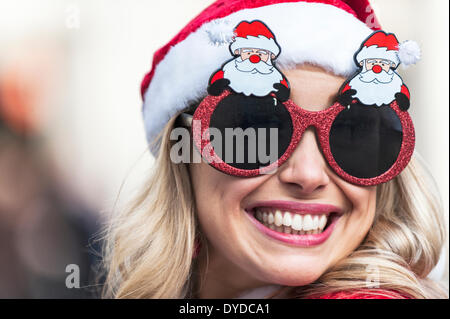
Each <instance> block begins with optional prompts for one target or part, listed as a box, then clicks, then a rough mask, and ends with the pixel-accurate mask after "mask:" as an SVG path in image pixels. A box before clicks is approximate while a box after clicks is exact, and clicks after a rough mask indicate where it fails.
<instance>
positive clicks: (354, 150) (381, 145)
mask: <svg viewBox="0 0 450 319" xmlns="http://www.w3.org/2000/svg"><path fill="white" fill-rule="evenodd" d="M402 139H403V132H402V126H401V123H400V119H399V118H398V116H397V114H396V113H395V111H394V110H393V109H391V108H390V107H389V106H387V105H384V106H380V107H376V106H366V105H363V104H353V105H351V107H350V109H345V110H343V111H342V112H341V113H339V115H338V116H337V117H336V119H335V120H334V122H333V125H332V126H331V131H330V149H331V153H332V154H333V157H334V159H335V161H336V162H337V164H338V165H339V166H340V167H341V168H342V169H343V170H344V171H345V172H346V173H347V174H349V175H352V176H354V177H358V178H372V177H376V176H379V175H381V174H383V173H384V172H386V171H387V170H389V168H390V167H391V166H392V165H393V164H394V163H395V161H396V160H397V157H398V154H399V152H400V147H401V145H402Z"/></svg>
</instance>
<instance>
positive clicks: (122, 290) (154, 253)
mask: <svg viewBox="0 0 450 319" xmlns="http://www.w3.org/2000/svg"><path fill="white" fill-rule="evenodd" d="M175 119H176V116H174V117H173V118H172V119H171V120H170V121H169V123H168V124H167V125H166V127H165V128H164V130H163V132H162V134H161V135H160V137H159V142H160V145H161V147H160V152H159V155H158V157H157V158H156V162H155V165H154V167H153V171H152V175H151V176H150V179H149V182H148V183H147V184H146V187H145V189H143V191H142V192H141V194H139V196H138V197H137V198H136V199H135V200H134V202H133V203H132V204H131V205H130V207H128V209H125V210H122V211H120V212H119V213H118V214H117V215H115V216H113V218H112V219H111V220H110V222H109V224H108V227H107V229H106V231H105V247H104V268H105V272H106V275H105V278H106V281H105V285H104V290H103V296H104V297H106V298H189V297H192V296H193V295H194V292H193V291H192V290H193V289H192V287H193V286H194V284H193V281H194V276H193V270H194V268H195V259H194V260H193V251H194V246H195V238H196V237H197V238H202V240H206V239H204V238H203V236H201V233H200V229H199V227H198V222H197V220H196V218H197V217H196V211H195V202H194V196H193V191H192V186H191V182H190V177H189V172H188V167H187V165H186V164H174V163H173V162H172V161H171V159H170V149H171V146H172V144H173V142H172V141H171V140H170V133H171V131H172V128H173V127H174V125H175ZM430 176H431V175H430V174H429V173H428V172H427V171H426V169H425V166H424V165H422V164H421V161H420V160H419V157H418V154H416V153H415V154H414V155H413V157H412V159H411V161H410V163H409V165H408V166H407V167H406V168H405V170H404V171H403V172H402V173H401V174H400V175H398V176H397V177H396V178H394V179H393V180H391V181H390V182H388V183H385V184H382V185H379V186H378V187H377V211H376V215H375V220H374V223H373V225H372V227H371V228H370V230H369V232H368V234H367V236H366V238H365V239H364V240H363V242H362V243H361V245H360V246H359V247H358V248H357V249H356V250H355V251H354V252H353V253H351V254H350V255H349V256H347V257H346V258H344V259H343V260H341V261H340V262H339V263H338V264H336V265H334V266H333V267H332V268H330V269H328V270H327V271H326V272H325V273H324V274H323V275H322V276H321V277H320V278H319V279H318V280H317V281H316V282H314V283H312V284H310V285H308V286H305V287H295V288H293V287H286V288H285V292H286V289H287V290H288V293H289V295H291V296H292V297H294V298H302V297H306V296H311V295H316V294H318V295H320V294H325V293H333V292H338V291H348V290H350V289H366V288H367V278H368V272H370V271H372V270H374V274H375V276H376V278H375V281H376V284H377V286H378V287H379V288H382V289H387V290H394V291H397V292H400V293H402V294H405V295H407V296H409V297H411V298H448V295H447V287H442V286H440V284H438V283H435V282H433V281H432V280H430V279H428V278H427V275H428V274H429V273H430V271H431V270H432V269H433V267H434V266H435V265H436V263H437V262H438V260H439V256H440V253H441V249H442V247H443V245H444V241H445V238H446V229H445V226H444V216H443V207H442V204H441V201H440V198H439V195H438V192H437V189H436V188H435V185H434V182H433V180H432V179H431V177H430ZM366 290H367V289H366Z"/></svg>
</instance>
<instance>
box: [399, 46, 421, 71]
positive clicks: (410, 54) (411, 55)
mask: <svg viewBox="0 0 450 319" xmlns="http://www.w3.org/2000/svg"><path fill="white" fill-rule="evenodd" d="M420 55H421V52H420V47H419V45H418V44H417V42H414V41H411V40H407V41H404V42H402V43H400V44H399V45H398V57H399V59H400V61H401V62H402V63H403V64H404V65H405V66H407V65H411V64H415V63H417V61H419V60H420Z"/></svg>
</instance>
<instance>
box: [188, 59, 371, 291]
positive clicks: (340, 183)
mask: <svg viewBox="0 0 450 319" xmlns="http://www.w3.org/2000/svg"><path fill="white" fill-rule="evenodd" d="M283 73H284V74H285V75H286V77H287V78H288V80H289V83H290V85H291V99H292V100H293V101H294V102H295V103H296V104H297V105H299V106H301V107H303V108H304V109H307V110H311V111H319V110H323V109H325V108H327V107H328V106H330V105H332V104H333V102H334V100H335V96H336V94H337V92H338V89H339V87H340V86H341V85H342V83H343V81H344V80H345V79H344V78H341V77H337V76H334V75H331V74H329V73H326V72H325V71H323V70H322V69H320V68H317V67H313V66H308V65H304V66H301V67H298V68H296V69H294V70H289V71H285V72H283ZM363 164H364V163H361V165H363ZM190 173H191V178H192V183H193V188H194V193H195V199H196V204H197V213H198V218H199V221H200V224H201V228H202V231H203V232H204V234H205V236H206V238H207V240H208V255H209V265H208V274H209V275H211V276H212V277H214V278H216V279H217V280H219V281H220V282H221V283H220V284H221V285H229V286H231V287H232V288H229V291H235V292H238V291H240V290H245V289H250V288H255V287H258V286H261V285H265V284H280V285H288V286H301V285H305V284H309V283H311V282H313V281H315V280H316V279H318V278H319V277H320V276H321V275H322V274H323V273H324V272H325V271H326V270H327V269H328V268H330V267H332V266H333V265H335V264H336V263H337V262H338V261H339V260H340V259H342V258H344V257H346V256H347V255H349V254H350V253H351V252H352V251H353V250H355V248H357V247H358V245H359V244H360V243H361V241H362V240H363V238H364V236H365V235H366V234H367V232H368V230H369V228H370V226H371V225H372V222H373V219H374V214H375V202H376V187H361V186H355V185H353V184H350V183H348V182H346V181H344V180H343V179H341V178H340V177H339V176H337V175H336V174H335V173H334V172H333V171H332V169H331V168H330V167H329V166H328V164H327V162H326V161H325V159H324V157H323V155H322V153H321V150H320V147H319V145H318V142H317V139H316V136H315V133H314V129H313V128H309V129H307V131H306V132H305V133H304V134H303V137H302V139H301V141H300V143H299V144H298V146H297V148H296V150H295V151H294V153H293V154H292V156H291V157H290V158H289V159H288V160H287V161H286V162H285V163H284V164H283V165H281V166H280V167H279V168H278V169H277V171H276V172H275V173H274V174H271V175H262V176H258V177H252V178H239V177H234V176H229V175H226V174H223V173H221V172H219V171H217V170H216V169H214V168H212V167H210V166H209V165H208V164H206V163H203V162H202V163H200V164H191V165H190ZM258 219H259V220H262V222H260V221H258ZM264 220H266V221H264ZM270 222H272V223H270ZM281 223H282V225H281V226H277V225H280V224H281ZM285 224H288V225H289V224H290V225H291V226H287V227H284V225H285ZM324 224H325V226H324ZM321 226H322V227H325V228H324V229H321ZM295 228H296V229H295ZM286 232H287V233H290V235H289V234H288V235H286ZM294 232H295V236H291V235H292V234H293V233H294ZM222 287H224V286H222Z"/></svg>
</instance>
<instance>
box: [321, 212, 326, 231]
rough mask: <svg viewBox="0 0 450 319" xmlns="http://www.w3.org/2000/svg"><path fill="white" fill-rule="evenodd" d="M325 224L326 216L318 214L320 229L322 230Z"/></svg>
mask: <svg viewBox="0 0 450 319" xmlns="http://www.w3.org/2000/svg"><path fill="white" fill-rule="evenodd" d="M326 224H327V216H325V215H322V216H320V219H319V228H320V230H322V229H323V228H324V227H325V225H326Z"/></svg>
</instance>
